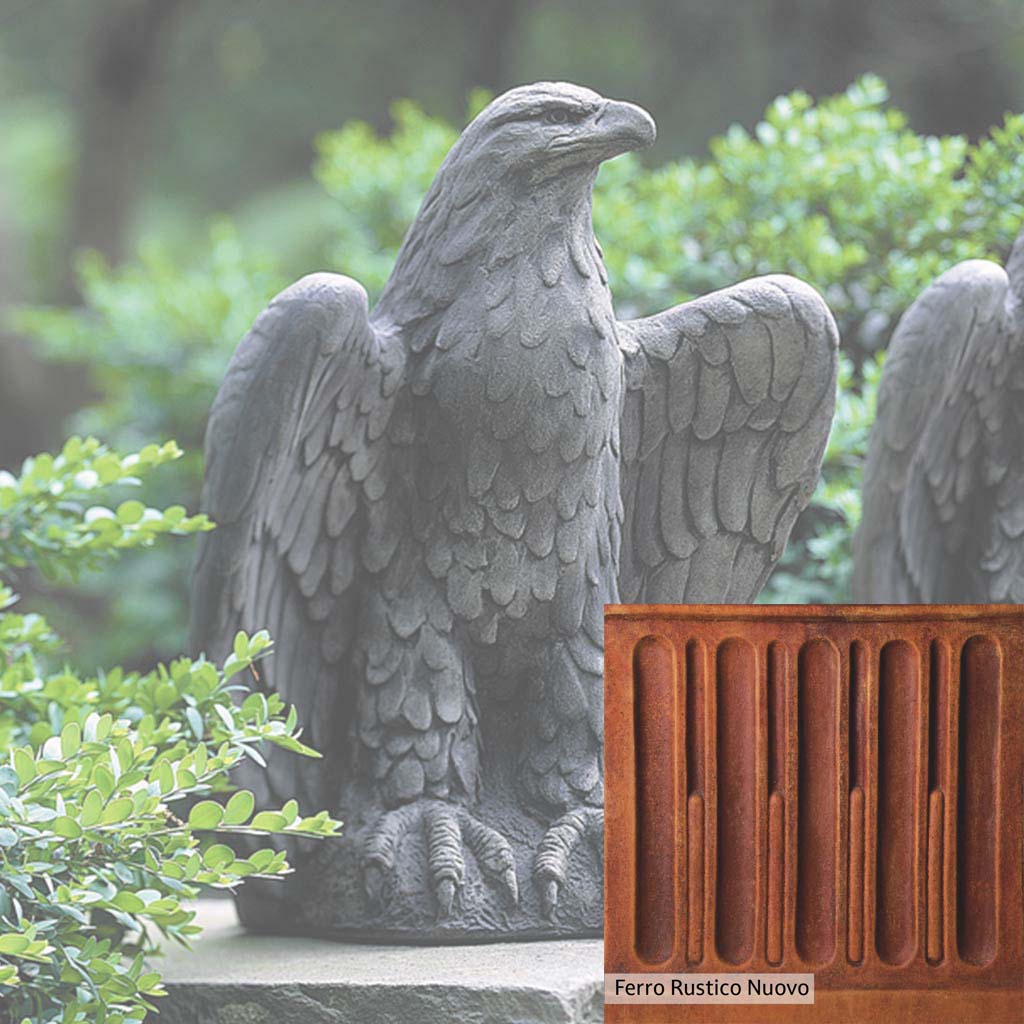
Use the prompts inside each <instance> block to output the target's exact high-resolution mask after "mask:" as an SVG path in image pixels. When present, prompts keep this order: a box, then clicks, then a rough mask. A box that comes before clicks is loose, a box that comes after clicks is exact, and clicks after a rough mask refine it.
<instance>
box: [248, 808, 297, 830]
mask: <svg viewBox="0 0 1024 1024" xmlns="http://www.w3.org/2000/svg"><path fill="white" fill-rule="evenodd" d="M287 826H288V819H287V818H285V817H284V815H282V814H278V813H277V811H260V813H259V814H257V815H256V817H255V818H253V819H252V821H251V822H250V823H249V827H250V828H251V829H252V830H253V831H254V832H281V831H283V830H284V829H285V828H287Z"/></svg>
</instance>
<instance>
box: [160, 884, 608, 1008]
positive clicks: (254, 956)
mask: <svg viewBox="0 0 1024 1024" xmlns="http://www.w3.org/2000/svg"><path fill="white" fill-rule="evenodd" d="M200 920H201V923H202V924H203V925H204V927H205V929H206V931H205V933H204V935H203V937H202V938H201V939H200V940H199V941H198V942H197V943H196V944H195V946H194V948H193V950H192V951H191V952H189V951H186V950H182V949H180V948H171V949H168V950H167V955H166V956H165V957H163V958H161V961H160V964H159V967H160V969H161V970H162V971H163V973H164V977H165V981H166V983H167V988H168V993H169V994H168V997H167V998H166V999H162V1000H160V1001H159V1007H160V1021H161V1024H343V1022H344V1024H348V1022H352V1024H391V1022H392V1021H396V1022H399V1024H421V1022H422V1024H435V1022H436V1024H447V1022H449V1021H451V1022H456V1021H457V1022H459V1024H596V1022H598V1021H600V1020H602V1019H603V1001H602V997H601V988H602V983H603V974H602V971H603V966H602V943H601V942H600V941H599V940H596V939H563V940H557V941H545V942H517V943H494V944H486V945H474V946H440V947H425V946H374V945H355V944H349V943H339V942H330V941H325V940H322V939H308V938H278V937H274V936H263V935H253V934H251V933H249V932H246V931H244V930H243V929H242V928H241V927H240V926H239V924H238V923H237V920H236V918H235V911H234V907H233V905H232V904H231V902H230V901H228V900H206V901H202V903H201V905H200Z"/></svg>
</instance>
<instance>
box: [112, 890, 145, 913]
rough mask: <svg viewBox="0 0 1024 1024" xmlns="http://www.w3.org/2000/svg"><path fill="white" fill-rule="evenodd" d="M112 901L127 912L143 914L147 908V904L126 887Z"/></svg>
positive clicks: (119, 908)
mask: <svg viewBox="0 0 1024 1024" xmlns="http://www.w3.org/2000/svg"><path fill="white" fill-rule="evenodd" d="M110 902H111V903H112V904H113V905H114V906H115V907H117V909H118V910H123V911H124V912H125V913H126V914H141V913H142V911H144V910H145V909H146V904H145V903H144V902H143V901H142V900H141V899H139V897H138V896H136V895H135V893H133V892H128V891H127V890H125V889H122V890H121V892H119V893H118V894H117V895H116V896H115V897H114V898H113V899H112V900H111V901H110Z"/></svg>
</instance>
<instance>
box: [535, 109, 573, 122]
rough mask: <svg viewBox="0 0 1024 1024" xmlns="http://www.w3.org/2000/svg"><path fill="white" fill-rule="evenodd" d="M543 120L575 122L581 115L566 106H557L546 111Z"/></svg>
mask: <svg viewBox="0 0 1024 1024" xmlns="http://www.w3.org/2000/svg"><path fill="white" fill-rule="evenodd" d="M543 120H544V123H545V124H575V123H576V122H577V121H579V116H577V115H576V114H575V113H574V112H573V111H570V110H567V109H566V108H565V107H556V108H554V109H553V110H548V111H546V112H545V114H544V118H543Z"/></svg>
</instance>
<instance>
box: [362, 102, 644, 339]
mask: <svg viewBox="0 0 1024 1024" xmlns="http://www.w3.org/2000/svg"><path fill="white" fill-rule="evenodd" d="M654 136H655V129H654V119H653V118H652V117H651V115H650V114H648V113H647V111H646V110H643V109H641V108H640V107H638V106H635V105H634V104H632V103H623V102H620V101H619V100H609V99H605V98H604V97H603V96H600V95H599V94H598V93H596V92H593V91H592V90H590V89H584V88H583V87H582V86H578V85H572V84H570V83H568V82H537V83H535V84H533V85H524V86H519V87H518V88H516V89H510V90H509V91H508V92H506V93H504V94H502V95H501V96H499V97H497V99H495V100H494V101H493V102H491V103H490V104H488V106H487V107H485V108H484V109H483V110H482V111H481V112H480V113H479V114H478V115H477V116H476V117H475V118H474V119H473V121H472V122H471V123H470V124H469V126H468V127H467V128H466V129H465V131H463V133H462V134H461V135H460V136H459V138H458V140H457V141H456V143H455V145H454V146H452V148H451V150H450V151H449V153H448V155H447V157H445V159H444V162H443V163H442V164H441V167H440V169H439V170H438V172H437V176H436V177H435V178H434V182H433V184H432V185H431V186H430V190H429V191H428V192H427V195H426V198H425V199H424V200H423V204H422V206H421V207H420V211H419V213H418V214H417V216H416V220H415V221H414V222H413V224H412V226H411V227H410V228H409V231H408V233H407V234H406V236H405V240H404V241H403V243H402V247H401V249H400V250H399V253H398V258H397V259H396V261H395V267H394V270H393V271H392V273H391V277H390V278H389V280H388V283H387V285H386V286H385V289H384V292H383V294H382V295H381V299H380V302H379V303H378V304H377V307H376V310H375V314H374V315H375V316H376V317H377V319H378V320H380V321H381V322H383V321H387V320H390V321H391V322H393V323H398V324H401V323H408V322H410V321H415V320H421V319H423V318H424V317H426V316H429V315H430V314H431V313H433V312H435V311H437V310H443V309H445V308H447V307H448V306H449V305H450V304H451V302H452V300H453V298H454V296H455V294H456V293H457V291H458V289H459V287H460V286H461V284H462V282H463V281H465V280H467V279H468V278H470V277H472V276H473V275H474V274H475V273H476V272H477V268H478V267H481V266H487V265H491V264H493V263H505V262H507V261H508V260H511V259H514V258H515V257H525V256H526V255H527V254H528V253H529V251H531V250H532V249H535V248H536V245H537V239H538V238H545V239H551V238H552V237H559V238H561V239H563V240H564V243H565V245H567V246H568V245H575V246H576V247H577V248H578V249H580V251H582V250H583V249H586V248H592V246H591V245H590V243H589V240H590V239H592V237H593V228H592V225H591V222H590V197H591V188H592V186H593V183H594V179H595V178H596V176H597V171H598V168H599V167H600V165H601V163H602V162H603V161H605V160H608V159H610V158H611V157H613V156H617V155H618V154H620V153H625V152H627V151H629V150H635V149H641V148H643V147H644V146H649V145H651V143H653V142H654Z"/></svg>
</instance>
